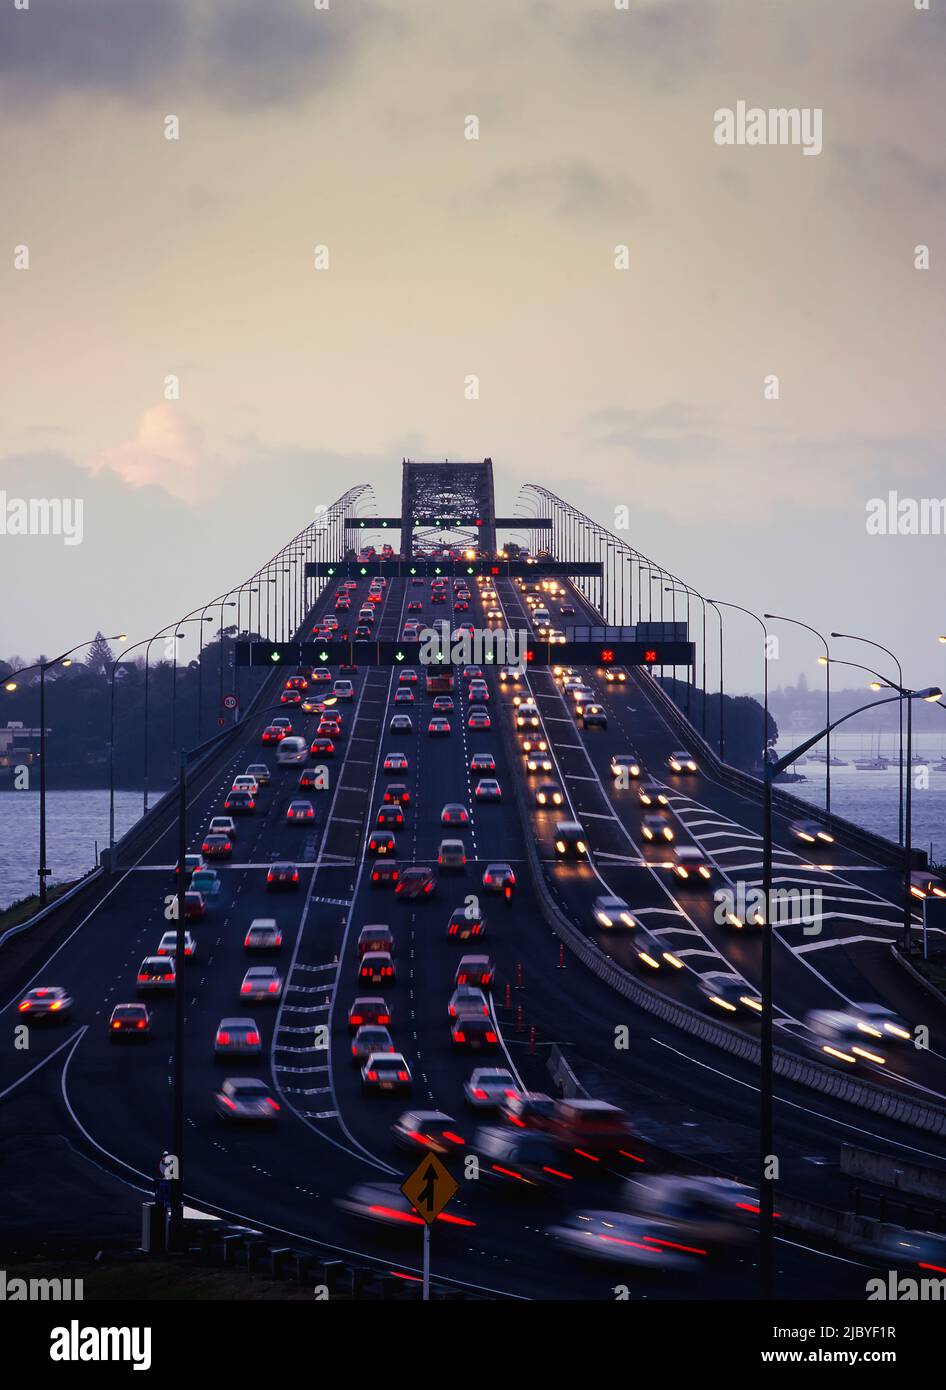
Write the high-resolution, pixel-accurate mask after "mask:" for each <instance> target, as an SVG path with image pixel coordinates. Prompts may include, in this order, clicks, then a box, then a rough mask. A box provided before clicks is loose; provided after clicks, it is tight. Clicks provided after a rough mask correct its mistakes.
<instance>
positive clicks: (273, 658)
mask: <svg viewBox="0 0 946 1390" xmlns="http://www.w3.org/2000/svg"><path fill="white" fill-rule="evenodd" d="M269 659H270V661H281V660H282V658H281V657H280V655H279V653H278V652H270V654H269Z"/></svg>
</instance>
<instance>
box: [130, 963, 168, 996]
mask: <svg viewBox="0 0 946 1390" xmlns="http://www.w3.org/2000/svg"><path fill="white" fill-rule="evenodd" d="M176 979H177V976H176V974H175V970H174V957H173V956H170V957H169V956H145V958H144V960H143V961H142V962H141V964H140V965H139V967H138V980H137V983H138V993H139V994H151V993H154V994H166V993H168V992H169V991H171V990H173V988H174V984H175V981H176Z"/></svg>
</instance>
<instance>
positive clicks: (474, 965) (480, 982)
mask: <svg viewBox="0 0 946 1390" xmlns="http://www.w3.org/2000/svg"><path fill="white" fill-rule="evenodd" d="M495 974H496V970H495V967H494V965H493V962H492V961H491V960H490V958H489V956H461V957H460V964H459V965H458V966H457V973H456V975H455V976H454V984H456V985H475V986H477V988H479V989H484V990H485V989H491V988H492V985H493V977H494V976H495Z"/></svg>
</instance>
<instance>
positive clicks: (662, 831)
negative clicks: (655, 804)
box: [641, 811, 674, 844]
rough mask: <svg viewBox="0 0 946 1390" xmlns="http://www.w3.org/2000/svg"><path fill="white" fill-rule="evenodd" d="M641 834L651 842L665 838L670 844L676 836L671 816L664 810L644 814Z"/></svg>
mask: <svg viewBox="0 0 946 1390" xmlns="http://www.w3.org/2000/svg"><path fill="white" fill-rule="evenodd" d="M641 835H642V836H643V837H644V839H645V840H648V841H650V842H653V841H654V840H665V841H666V842H667V843H668V844H669V843H670V841H672V840H673V838H674V836H673V826H672V825H671V824H670V817H669V816H668V815H667V814H666V813H665V812H663V811H656V812H654V813H652V814H651V815H648V816H644V818H643V820H642V821H641Z"/></svg>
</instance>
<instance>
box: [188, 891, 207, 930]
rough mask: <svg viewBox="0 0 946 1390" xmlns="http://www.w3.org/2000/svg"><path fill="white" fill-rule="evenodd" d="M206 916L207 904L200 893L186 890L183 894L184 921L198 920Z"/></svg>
mask: <svg viewBox="0 0 946 1390" xmlns="http://www.w3.org/2000/svg"><path fill="white" fill-rule="evenodd" d="M206 916H207V904H206V902H205V901H204V896H203V894H202V893H198V892H196V891H191V890H190V889H188V891H187V892H186V893H185V894H184V921H185V922H200V921H201V920H202V919H203V918H204V917H206Z"/></svg>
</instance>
